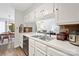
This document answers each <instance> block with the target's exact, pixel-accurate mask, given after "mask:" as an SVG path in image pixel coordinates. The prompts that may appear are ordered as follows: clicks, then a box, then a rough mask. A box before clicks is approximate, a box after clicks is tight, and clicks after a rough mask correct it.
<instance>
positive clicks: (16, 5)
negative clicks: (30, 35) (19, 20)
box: [10, 3, 33, 11]
mask: <svg viewBox="0 0 79 59" xmlns="http://www.w3.org/2000/svg"><path fill="white" fill-rule="evenodd" d="M10 5H11V6H12V7H14V8H15V9H17V10H20V11H25V10H27V9H28V8H30V7H31V6H33V4H32V3H11V4H10Z"/></svg>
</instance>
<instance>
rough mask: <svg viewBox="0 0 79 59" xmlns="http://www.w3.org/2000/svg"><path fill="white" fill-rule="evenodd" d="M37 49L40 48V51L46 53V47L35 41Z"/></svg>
mask: <svg viewBox="0 0 79 59" xmlns="http://www.w3.org/2000/svg"><path fill="white" fill-rule="evenodd" d="M35 47H37V48H39V49H40V50H42V51H44V52H46V45H44V44H42V43H40V42H37V41H35Z"/></svg>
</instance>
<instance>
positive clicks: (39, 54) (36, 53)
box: [35, 48, 46, 56]
mask: <svg viewBox="0 0 79 59" xmlns="http://www.w3.org/2000/svg"><path fill="white" fill-rule="evenodd" d="M35 56H46V55H45V53H44V52H43V51H41V50H40V49H39V48H35Z"/></svg>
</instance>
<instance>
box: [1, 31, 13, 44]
mask: <svg viewBox="0 0 79 59" xmlns="http://www.w3.org/2000/svg"><path fill="white" fill-rule="evenodd" d="M13 37H14V33H13V32H3V33H1V34H0V40H1V43H3V42H4V40H5V39H7V40H8V42H9V41H10V40H11V39H12V38H13Z"/></svg>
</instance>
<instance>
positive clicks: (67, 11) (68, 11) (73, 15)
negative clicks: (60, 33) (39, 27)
mask: <svg viewBox="0 0 79 59" xmlns="http://www.w3.org/2000/svg"><path fill="white" fill-rule="evenodd" d="M57 5H58V8H57V9H58V10H57V11H58V14H57V15H58V24H59V25H67V24H79V12H78V11H79V4H74V3H71V4H68V3H66V4H64V3H62V4H57Z"/></svg>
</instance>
